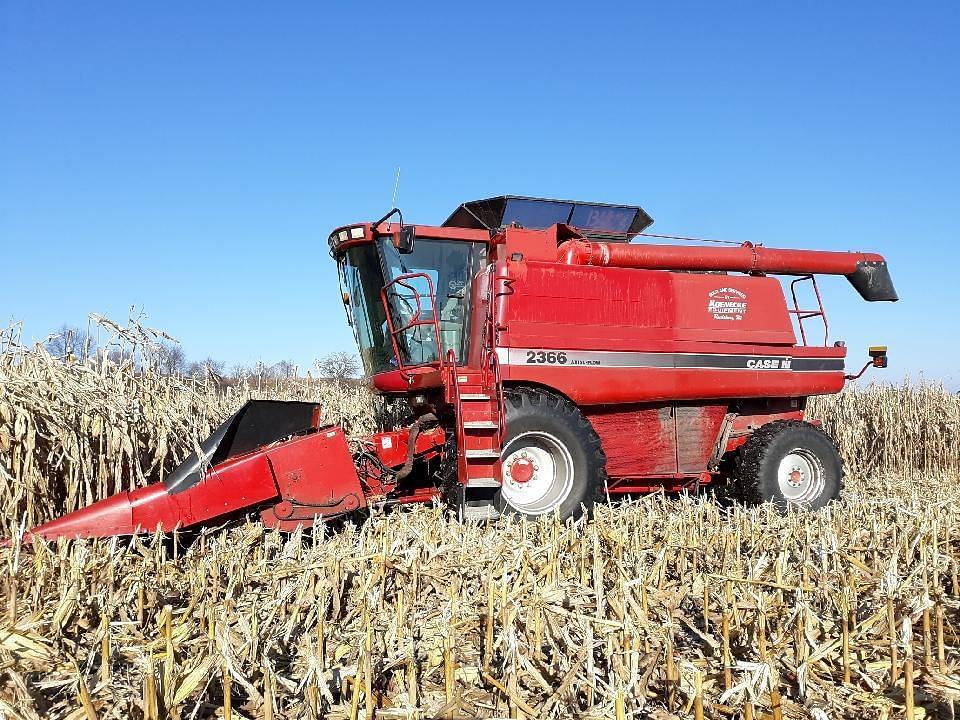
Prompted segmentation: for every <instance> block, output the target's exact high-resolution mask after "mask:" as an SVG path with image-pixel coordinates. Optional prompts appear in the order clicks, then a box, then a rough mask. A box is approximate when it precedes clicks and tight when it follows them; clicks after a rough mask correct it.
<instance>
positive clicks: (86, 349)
mask: <svg viewBox="0 0 960 720" xmlns="http://www.w3.org/2000/svg"><path fill="white" fill-rule="evenodd" d="M44 345H45V346H46V348H47V352H48V353H50V354H51V355H53V356H55V357H62V358H65V357H74V358H87V357H89V356H90V355H92V354H94V352H95V351H96V342H95V341H94V339H93V338H92V337H91V336H90V335H88V334H87V332H86V331H85V330H81V329H80V328H78V327H76V326H75V325H67V324H66V323H64V324H63V325H61V326H60V328H59V329H58V330H57V331H56V332H54V333H52V334H51V335H50V337H48V338H47V341H46V342H45V343H44Z"/></svg>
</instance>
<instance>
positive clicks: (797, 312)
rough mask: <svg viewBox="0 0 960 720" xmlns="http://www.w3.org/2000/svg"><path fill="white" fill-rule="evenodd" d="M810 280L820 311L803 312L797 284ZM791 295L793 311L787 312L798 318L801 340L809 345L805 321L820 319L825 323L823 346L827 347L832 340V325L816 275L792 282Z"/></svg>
mask: <svg viewBox="0 0 960 720" xmlns="http://www.w3.org/2000/svg"><path fill="white" fill-rule="evenodd" d="M804 280H809V281H810V284H811V285H812V286H813V294H814V297H816V299H817V306H818V307H819V309H818V310H801V309H800V302H799V301H798V300H797V283H800V282H803V281H804ZM790 295H791V297H792V299H793V309H792V310H791V309H790V308H787V312H788V313H790V314H791V315H794V316H795V317H796V318H797V327H798V328H800V340H801V342H802V343H803V344H804V345H807V332H806V330H805V328H804V326H803V321H804V320H808V319H810V318H813V317H819V318H820V319H821V320H822V321H823V344H824V345H826V344H827V341H828V340H829V339H830V325H829V324H828V323H827V313H826V311H825V310H824V309H823V299H822V298H821V297H820V288H819V287H818V286H817V278H816V277H815V276H814V275H801V276H800V277H796V278H794V279H793V280H792V281H791V282H790Z"/></svg>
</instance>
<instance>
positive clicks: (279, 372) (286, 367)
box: [269, 360, 297, 378]
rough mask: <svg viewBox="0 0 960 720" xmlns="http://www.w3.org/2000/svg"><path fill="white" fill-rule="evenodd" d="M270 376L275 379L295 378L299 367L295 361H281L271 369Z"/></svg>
mask: <svg viewBox="0 0 960 720" xmlns="http://www.w3.org/2000/svg"><path fill="white" fill-rule="evenodd" d="M269 372H270V376H271V377H275V378H288V377H293V376H294V375H295V374H296V372H297V365H296V363H294V362H293V360H281V361H280V362H278V363H275V364H274V365H272V366H271V367H270V371H269Z"/></svg>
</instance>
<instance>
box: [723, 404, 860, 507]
mask: <svg viewBox="0 0 960 720" xmlns="http://www.w3.org/2000/svg"><path fill="white" fill-rule="evenodd" d="M736 486H737V489H738V494H739V495H740V496H741V497H743V499H744V500H746V501H748V502H772V503H773V504H774V505H776V506H777V507H778V508H781V509H786V508H788V507H790V506H800V507H806V508H809V509H811V510H816V509H819V508H821V507H823V506H824V505H826V504H827V503H829V502H831V501H833V500H836V499H837V498H838V497H839V496H840V491H841V490H842V489H843V464H842V461H841V459H840V454H839V453H838V452H837V447H836V445H834V443H833V440H831V439H830V438H829V437H828V436H827V435H826V434H825V433H824V432H823V431H822V430H820V429H819V428H816V427H814V426H813V425H811V424H809V423H805V422H798V421H795V420H790V421H777V422H772V423H769V424H767V425H764V426H763V427H761V428H760V429H759V430H757V431H756V432H755V433H754V434H753V435H752V436H751V437H750V439H749V440H748V441H747V442H746V444H745V445H744V446H743V448H742V449H741V450H740V454H739V458H738V463H737V471H736Z"/></svg>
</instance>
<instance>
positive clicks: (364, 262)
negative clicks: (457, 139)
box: [31, 197, 897, 538]
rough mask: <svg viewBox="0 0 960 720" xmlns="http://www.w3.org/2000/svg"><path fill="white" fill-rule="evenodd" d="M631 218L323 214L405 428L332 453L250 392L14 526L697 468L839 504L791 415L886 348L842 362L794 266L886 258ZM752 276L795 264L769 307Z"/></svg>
mask: <svg viewBox="0 0 960 720" xmlns="http://www.w3.org/2000/svg"><path fill="white" fill-rule="evenodd" d="M394 217H396V219H397V220H398V222H388V221H389V220H391V219H392V218H394ZM651 223H652V219H651V218H650V216H649V215H647V213H645V212H644V211H643V210H642V209H641V208H639V207H630V206H622V205H606V204H599V203H582V202H565V201H557V200H540V199H533V198H522V197H498V198H491V199H488V200H478V201H475V202H467V203H464V204H463V205H461V206H460V207H459V208H457V210H456V211H455V212H454V213H453V214H452V215H451V216H450V217H449V218H448V219H447V221H446V222H445V223H444V224H443V225H441V226H439V227H434V226H424V225H404V224H403V216H402V214H400V212H399V211H398V210H396V209H394V210H393V211H391V212H390V213H389V214H388V215H386V216H385V217H383V218H381V219H380V220H379V221H377V222H374V223H358V224H355V225H348V226H344V227H342V228H338V229H337V230H335V231H334V232H333V233H332V234H331V235H330V238H329V245H330V253H331V255H332V256H333V258H334V259H335V260H336V262H337V264H338V266H339V270H340V278H341V283H342V288H341V289H342V290H343V300H344V304H345V306H346V309H347V314H348V318H349V321H350V324H351V325H352V326H353V329H354V332H355V334H356V339H357V343H358V346H359V349H360V354H361V357H362V359H363V365H364V369H365V371H366V374H367V375H369V376H370V378H371V382H372V384H373V387H374V388H375V389H376V391H377V392H379V393H382V394H383V395H387V396H391V397H402V398H406V399H407V400H408V402H409V404H410V410H411V423H410V425H409V426H408V427H406V428H404V429H402V430H395V431H392V432H382V433H377V434H375V435H373V436H371V437H369V438H366V439H364V440H363V441H361V442H360V443H359V449H358V450H357V451H356V452H353V453H351V451H350V448H349V446H348V443H347V440H346V438H345V437H344V434H343V431H342V430H340V429H339V428H337V427H333V426H324V425H321V424H320V421H319V418H320V411H319V408H318V407H317V406H315V405H312V404H310V403H286V402H266V401H253V402H250V403H248V404H247V405H245V406H244V407H243V408H241V409H240V411H239V412H237V413H236V414H235V415H234V416H232V417H231V418H229V419H228V420H227V421H226V422H224V423H223V425H221V426H220V427H219V428H218V429H217V431H216V432H214V434H213V435H212V436H211V437H210V438H209V439H207V440H206V441H205V442H204V443H203V444H202V445H201V448H200V450H201V452H200V453H199V454H194V455H191V456H190V457H188V458H187V460H186V461H184V462H183V463H182V464H181V465H180V466H179V467H178V468H177V469H176V470H175V471H174V472H173V473H171V474H170V475H169V476H167V477H166V478H165V479H164V480H163V482H162V483H158V484H156V485H151V486H148V487H145V488H141V489H139V490H134V491H133V492H129V493H121V494H119V495H115V496H113V497H110V498H107V499H105V500H102V501H100V502H98V503H95V504H93V505H91V506H90V507H87V508H85V509H82V510H79V511H77V512H74V513H71V514H68V515H66V516H64V517H62V518H59V519H57V520H54V521H52V522H49V523H46V524H44V525H40V526H39V527H36V528H34V529H33V530H31V533H32V534H34V535H39V536H43V537H47V538H55V537H64V536H65V537H77V536H81V537H87V536H107V535H127V534H133V533H140V532H152V531H155V530H156V529H157V528H158V527H159V528H161V529H163V530H172V529H174V528H175V527H181V528H185V527H190V526H197V525H202V524H204V523H208V522H214V521H215V522H218V523H219V522H222V521H224V520H226V519H229V518H230V517H233V516H238V515H244V514H247V513H250V512H253V511H257V512H259V514H260V517H261V518H262V520H263V522H264V523H265V524H266V525H268V526H273V527H278V528H281V529H284V530H289V529H293V528H295V527H296V526H298V525H311V524H313V523H314V522H315V521H316V520H317V519H325V518H333V517H338V516H343V515H346V514H348V513H352V512H355V511H357V510H360V509H362V508H365V507H370V506H386V505H394V504H400V503H412V502H426V501H430V500H433V499H434V498H444V499H446V500H447V501H449V502H450V503H451V504H452V505H453V506H454V507H456V508H458V510H459V511H460V513H461V514H462V516H465V517H496V516H497V515H500V514H503V513H516V514H519V515H523V516H527V517H536V516H538V515H544V514H548V513H554V512H557V513H559V515H560V516H561V517H569V516H576V515H578V514H580V513H581V512H582V511H583V509H586V510H587V511H589V510H590V508H591V507H592V505H593V504H594V503H595V502H596V501H597V500H599V499H600V498H602V497H604V496H605V494H607V493H609V494H610V495H614V494H623V493H641V492H646V491H650V490H656V489H660V488H666V489H667V490H679V489H682V488H687V487H698V486H702V485H708V484H713V483H717V482H718V481H729V482H732V483H733V484H734V485H735V488H736V491H737V493H738V494H739V495H740V496H741V497H743V498H744V499H746V500H748V501H755V502H759V501H772V502H774V503H775V504H777V505H778V506H781V507H786V506H790V505H798V506H805V507H809V508H819V507H821V506H823V505H825V504H826V503H827V502H829V501H830V500H832V499H834V498H836V497H837V495H838V494H839V492H840V489H841V479H842V468H841V463H840V458H839V456H838V454H837V451H836V448H835V447H834V444H833V442H832V441H831V440H830V439H829V438H828V437H827V436H826V435H825V434H824V433H823V432H822V431H821V430H820V429H819V427H818V424H817V423H816V422H815V421H813V422H811V421H809V420H807V419H806V418H805V414H804V411H805V407H806V401H807V398H808V397H810V396H811V395H823V394H827V393H836V392H839V391H840V389H841V388H843V385H844V382H845V380H847V379H851V378H852V377H859V374H862V373H863V371H864V370H866V369H867V367H869V366H871V365H873V366H875V367H885V366H886V351H885V348H871V349H870V356H871V359H870V361H869V362H867V364H866V365H864V368H863V370H861V371H860V373H859V374H858V375H856V376H851V375H845V374H844V358H845V356H846V348H845V347H844V345H843V343H839V342H838V343H834V344H832V345H831V344H827V337H826V336H827V333H828V326H827V320H826V315H825V314H824V311H823V306H822V303H821V302H820V293H819V291H818V290H817V284H816V279H815V275H817V274H828V275H844V276H846V278H847V279H848V280H849V281H850V283H851V284H852V285H853V287H854V288H855V289H856V290H857V291H858V292H859V293H860V295H861V297H863V299H864V300H868V301H878V300H889V301H893V300H896V299H897V295H896V292H895V291H894V288H893V284H892V282H891V280H890V275H889V273H888V271H887V265H886V262H885V261H884V259H883V258H882V257H881V256H879V255H873V254H866V253H859V252H824V251H814V250H775V249H772V248H765V247H761V246H755V245H751V244H749V243H745V244H743V245H735V244H734V245H732V246H726V247H724V246H703V245H699V246H686V245H665V244H654V243H631V242H630V241H631V240H632V239H634V238H636V237H637V236H640V235H642V231H643V230H644V229H645V228H647V227H648V226H649V225H650V224H651ZM653 237H664V236H653ZM771 275H784V276H793V279H792V280H791V281H790V283H789V290H790V293H789V294H790V303H789V304H788V302H787V299H786V294H785V292H784V288H783V286H781V283H780V281H779V280H778V279H777V278H775V277H771ZM804 285H806V286H807V287H808V289H809V292H808V294H809V296H810V297H811V298H812V300H811V302H810V307H808V308H802V307H801V306H800V305H799V304H798V289H799V288H800V287H801V286H804ZM814 306H815V307H814ZM812 324H816V325H817V328H818V333H817V334H818V339H819V332H820V329H821V326H822V334H823V344H815V343H813V342H811V337H810V336H811V330H812V328H811V327H810V325H812ZM795 327H796V331H797V332H798V333H799V342H798V338H797V336H796V334H795Z"/></svg>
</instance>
